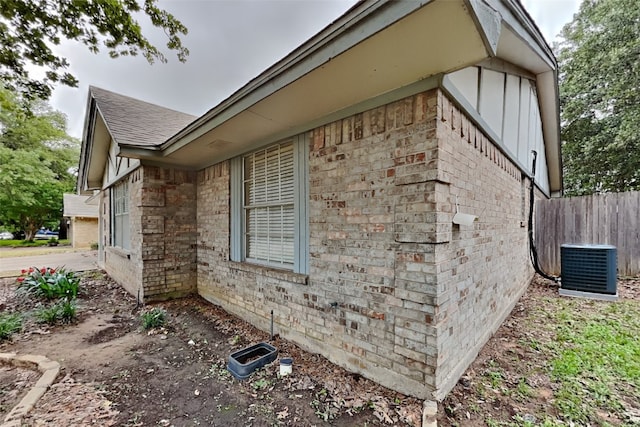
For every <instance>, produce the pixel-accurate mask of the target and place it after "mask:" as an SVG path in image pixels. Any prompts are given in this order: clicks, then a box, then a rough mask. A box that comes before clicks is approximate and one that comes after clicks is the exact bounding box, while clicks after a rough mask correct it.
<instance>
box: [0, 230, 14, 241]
mask: <svg viewBox="0 0 640 427" xmlns="http://www.w3.org/2000/svg"><path fill="white" fill-rule="evenodd" d="M0 240H13V234H11V233H9V232H8V231H2V232H0Z"/></svg>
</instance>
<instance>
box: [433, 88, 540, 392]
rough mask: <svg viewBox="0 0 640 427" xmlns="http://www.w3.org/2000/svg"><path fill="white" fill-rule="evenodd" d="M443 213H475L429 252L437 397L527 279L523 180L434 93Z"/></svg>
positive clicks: (525, 188)
mask: <svg viewBox="0 0 640 427" xmlns="http://www.w3.org/2000/svg"><path fill="white" fill-rule="evenodd" d="M438 105H439V109H438V141H439V147H440V149H439V163H438V169H439V171H440V175H441V176H442V179H443V180H444V181H446V182H448V183H449V184H448V185H447V186H446V187H444V186H443V187H442V191H441V196H440V197H439V198H440V199H441V200H444V202H443V203H442V205H441V208H440V209H439V210H440V211H442V212H445V213H449V212H450V215H451V214H453V213H455V203H456V196H457V200H458V202H459V206H460V211H461V212H465V213H469V214H473V215H477V216H478V221H477V222H476V223H475V224H474V225H473V226H468V227H467V226H462V225H460V226H457V225H454V226H453V227H452V234H451V239H450V241H449V242H447V243H445V244H442V245H438V246H437V248H436V252H437V262H436V269H437V271H438V289H439V294H438V301H437V316H436V318H435V319H434V320H433V321H434V323H435V324H436V325H437V329H438V332H437V355H438V368H437V371H436V383H437V384H438V388H439V390H438V395H437V396H438V397H444V393H446V392H448V390H450V389H451V387H453V386H454V385H455V383H456V381H457V380H458V378H459V377H460V375H462V373H463V372H464V370H465V369H466V367H467V366H468V365H469V364H470V363H471V362H472V361H473V359H474V358H475V357H476V355H477V353H478V351H479V350H480V349H481V348H482V346H483V345H484V343H485V342H486V341H487V340H488V339H489V337H490V336H491V335H492V334H493V332H495V330H496V329H497V328H498V327H499V326H500V324H501V323H502V321H503V320H504V318H505V317H506V316H507V315H508V314H509V312H510V311H511V309H512V308H513V306H514V305H515V303H516V302H517V300H518V299H519V297H520V295H521V294H522V293H523V292H524V290H525V289H526V286H527V284H528V283H529V281H530V280H531V278H532V276H533V268H532V267H531V264H530V262H529V260H528V243H527V232H526V227H525V225H526V219H527V218H526V213H527V212H528V207H529V203H528V187H529V184H530V183H529V180H528V179H526V178H525V179H523V177H522V173H521V171H520V170H519V169H518V168H517V167H516V166H515V165H514V164H513V163H512V162H511V161H509V160H508V159H507V158H506V157H505V156H504V155H503V154H502V153H501V152H500V151H499V150H498V149H497V148H496V147H495V146H494V145H493V144H492V143H491V142H490V141H489V140H488V139H487V138H486V136H484V135H483V134H482V133H481V132H480V131H479V130H478V129H477V128H476V126H475V125H473V124H472V123H470V122H469V121H468V120H467V119H466V117H465V116H464V115H463V114H461V113H460V111H459V110H458V109H457V108H456V107H455V106H454V105H452V104H451V103H450V102H449V100H448V99H447V98H446V96H443V95H442V94H439V95H438Z"/></svg>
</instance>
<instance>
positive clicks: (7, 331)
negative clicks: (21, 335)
mask: <svg viewBox="0 0 640 427" xmlns="http://www.w3.org/2000/svg"><path fill="white" fill-rule="evenodd" d="M20 329H22V318H21V317H20V315H18V314H0V341H2V340H5V339H7V338H9V337H10V336H11V334H13V333H14V332H18V331H19V330H20Z"/></svg>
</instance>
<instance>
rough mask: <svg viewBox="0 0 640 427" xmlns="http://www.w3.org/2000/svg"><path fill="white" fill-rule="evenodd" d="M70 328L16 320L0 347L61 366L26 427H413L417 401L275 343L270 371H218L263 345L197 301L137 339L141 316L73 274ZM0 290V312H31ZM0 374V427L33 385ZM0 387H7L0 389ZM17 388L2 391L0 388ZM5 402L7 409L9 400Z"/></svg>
mask: <svg viewBox="0 0 640 427" xmlns="http://www.w3.org/2000/svg"><path fill="white" fill-rule="evenodd" d="M82 285H83V287H84V289H85V290H84V292H83V293H82V294H81V295H80V297H79V303H78V312H79V319H78V321H77V322H76V323H74V324H71V325H60V326H55V327H46V326H44V325H41V324H36V323H34V322H33V321H28V322H27V323H26V324H25V325H24V326H23V332H22V333H18V334H15V335H13V337H12V339H11V340H9V341H4V342H0V352H17V353H20V354H40V355H45V356H47V357H48V358H50V359H52V360H57V361H59V362H60V364H61V366H62V370H61V374H60V376H59V379H58V381H57V382H56V383H55V384H54V385H53V386H52V387H51V389H50V390H49V391H48V392H47V393H46V394H45V395H44V396H43V397H42V398H41V399H40V401H39V402H38V405H37V406H36V408H35V409H34V410H33V411H32V412H30V413H29V416H28V418H27V419H26V420H25V423H26V424H27V425H33V426H40V425H43V426H44V425H46V426H51V425H55V426H89V425H91V426H95V425H100V426H156V425H157V426H176V427H177V426H196V425H207V426H230V427H233V426H275V425H281V426H322V425H335V426H381V425H400V426H402V425H412V426H419V425H420V420H421V410H422V402H421V401H419V400H417V399H414V398H410V397H407V396H404V395H401V394H399V393H396V392H393V391H390V390H388V389H385V388H383V387H381V386H379V385H377V384H375V383H373V382H371V381H368V380H366V379H364V378H362V377H360V376H358V375H353V374H349V373H348V372H346V371H345V370H344V369H342V368H339V367H337V366H335V365H333V364H331V363H330V362H328V361H327V360H326V359H324V358H323V357H320V356H318V355H314V354H310V353H307V352H304V351H302V350H301V349H299V348H298V347H297V346H295V345H293V344H291V343H289V342H286V341H285V340H281V339H279V338H277V337H276V338H275V340H274V342H272V344H273V345H275V346H276V347H277V348H278V349H279V354H280V356H290V357H292V358H293V360H294V363H293V374H292V375H290V376H286V377H280V376H279V375H278V374H279V363H277V361H276V362H274V363H272V364H271V365H268V366H267V367H266V368H264V369H262V370H260V371H257V372H256V373H254V374H253V375H252V376H251V377H250V378H249V379H247V380H244V381H238V380H236V379H234V378H233V377H232V376H231V375H230V373H229V372H228V371H227V369H226V366H227V358H228V356H229V354H231V353H232V352H234V351H236V350H239V349H242V348H245V347H247V346H249V345H251V344H254V343H258V342H262V341H269V339H270V337H269V336H268V335H267V334H265V333H264V332H262V331H259V330H257V329H255V328H254V327H252V326H250V325H248V324H247V323H246V322H243V321H241V320H239V319H237V318H235V317H233V316H231V315H229V314H228V313H226V312H224V311H223V310H221V309H220V308H218V307H216V306H214V305H212V304H209V303H207V302H205V301H204V300H202V299H200V298H198V297H191V298H187V299H181V300H176V301H171V302H168V303H162V304H156V305H154V307H162V308H164V309H165V310H166V311H167V313H168V323H167V325H166V328H163V329H160V330H152V331H151V332H145V331H142V329H141V327H140V321H139V316H140V314H141V312H142V311H143V310H147V309H149V308H150V307H149V306H147V307H137V306H136V302H135V299H134V298H132V297H131V296H129V295H128V294H127V293H125V292H124V291H123V290H122V289H121V288H120V287H119V286H118V285H117V284H115V283H114V282H112V281H111V280H110V279H108V278H106V277H104V276H103V275H102V274H99V273H92V274H90V275H85V277H84V278H83V281H82ZM13 289H14V283H13V281H12V280H10V279H4V281H3V283H0V312H2V311H10V312H11V311H15V310H20V311H23V312H24V311H28V310H32V309H33V308H34V307H33V302H32V301H31V302H29V301H26V300H24V299H23V298H20V297H15V296H14V292H13ZM3 369H4V370H0V384H3V386H2V388H1V389H0V419H2V418H4V416H5V415H6V413H7V412H8V411H9V410H10V409H11V407H12V406H13V404H15V403H17V401H18V400H19V398H20V393H21V392H23V391H24V390H28V388H27V385H28V384H29V381H32V382H35V381H37V377H38V376H37V375H35V376H33V375H29V373H28V371H26V372H25V371H24V370H22V371H18V370H16V369H13V370H11V369H9V368H7V367H4V368H3ZM5 380H7V381H5ZM12 382H13V383H15V384H18V385H17V386H16V387H14V388H13V389H11V390H3V389H4V388H7V387H5V386H4V384H9V383H12ZM12 399H13V403H12V402H11V401H12Z"/></svg>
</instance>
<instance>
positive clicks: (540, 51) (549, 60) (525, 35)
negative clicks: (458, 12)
mask: <svg viewBox="0 0 640 427" xmlns="http://www.w3.org/2000/svg"><path fill="white" fill-rule="evenodd" d="M483 1H485V2H486V3H487V4H489V5H490V6H491V7H492V8H493V9H494V10H495V11H496V12H497V13H498V14H500V16H501V17H502V21H503V24H504V25H506V26H507V27H508V28H510V29H511V30H512V31H513V32H514V33H515V34H516V35H517V37H518V38H520V39H521V40H522V41H524V42H525V43H526V44H527V45H528V47H529V48H530V49H531V50H532V51H533V52H534V53H535V54H536V55H537V56H538V57H539V58H540V59H541V60H542V61H544V62H545V63H546V65H547V66H548V67H549V69H557V68H558V64H557V62H556V58H555V56H554V55H553V52H552V51H551V49H550V48H549V46H548V45H547V42H546V41H545V39H544V37H543V36H542V34H541V33H540V30H539V29H538V27H536V25H535V23H534V22H533V20H532V19H531V17H530V16H529V14H527V12H526V10H525V9H524V8H523V7H522V5H521V4H520V3H519V2H518V0H483Z"/></svg>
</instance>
